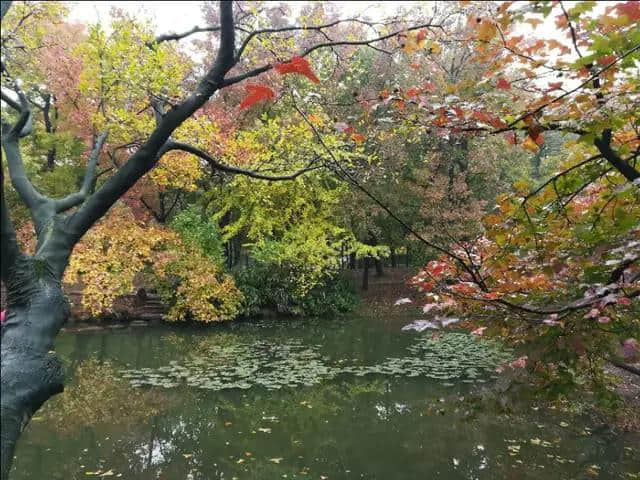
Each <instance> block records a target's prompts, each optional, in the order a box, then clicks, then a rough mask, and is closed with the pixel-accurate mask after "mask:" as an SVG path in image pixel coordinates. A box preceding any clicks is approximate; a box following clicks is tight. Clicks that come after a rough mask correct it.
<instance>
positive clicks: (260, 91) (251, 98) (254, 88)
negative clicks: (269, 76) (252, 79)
mask: <svg viewBox="0 0 640 480" xmlns="http://www.w3.org/2000/svg"><path fill="white" fill-rule="evenodd" d="M246 90H247V92H248V93H249V95H247V96H246V97H245V99H244V100H243V101H242V103H241V104H240V110H242V109H245V108H249V107H250V106H251V105H253V104H254V103H257V102H261V101H262V100H269V99H273V98H275V96H276V94H275V92H274V91H273V90H271V89H270V88H269V87H266V86H264V85H247V86H246Z"/></svg>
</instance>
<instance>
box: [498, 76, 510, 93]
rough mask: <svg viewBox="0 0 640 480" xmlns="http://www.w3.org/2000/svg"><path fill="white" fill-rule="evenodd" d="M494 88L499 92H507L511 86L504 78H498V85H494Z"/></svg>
mask: <svg viewBox="0 0 640 480" xmlns="http://www.w3.org/2000/svg"><path fill="white" fill-rule="evenodd" d="M496 87H497V88H499V89H501V90H509V89H511V84H510V83H509V82H508V81H507V80H506V79H505V78H504V77H500V78H499V79H498V83H496Z"/></svg>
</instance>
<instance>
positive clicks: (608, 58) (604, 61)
mask: <svg viewBox="0 0 640 480" xmlns="http://www.w3.org/2000/svg"><path fill="white" fill-rule="evenodd" d="M616 58H618V57H616V56H615V55H605V56H604V57H600V58H599V59H598V65H603V66H607V65H609V64H611V63H613V62H615V61H616Z"/></svg>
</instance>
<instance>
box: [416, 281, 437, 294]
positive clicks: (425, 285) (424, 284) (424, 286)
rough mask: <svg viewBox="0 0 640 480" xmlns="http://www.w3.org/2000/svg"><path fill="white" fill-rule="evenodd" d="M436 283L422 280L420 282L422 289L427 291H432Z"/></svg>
mask: <svg viewBox="0 0 640 480" xmlns="http://www.w3.org/2000/svg"><path fill="white" fill-rule="evenodd" d="M435 286H436V284H435V283H433V282H422V283H421V284H420V290H422V291H425V292H430V291H431V290H433V287H435Z"/></svg>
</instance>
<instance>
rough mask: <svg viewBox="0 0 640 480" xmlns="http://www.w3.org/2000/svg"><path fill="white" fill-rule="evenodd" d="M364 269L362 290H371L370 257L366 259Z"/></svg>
mask: <svg viewBox="0 0 640 480" xmlns="http://www.w3.org/2000/svg"><path fill="white" fill-rule="evenodd" d="M363 262H364V268H363V269H362V290H369V264H370V259H369V255H367V256H366V257H364V259H363Z"/></svg>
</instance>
